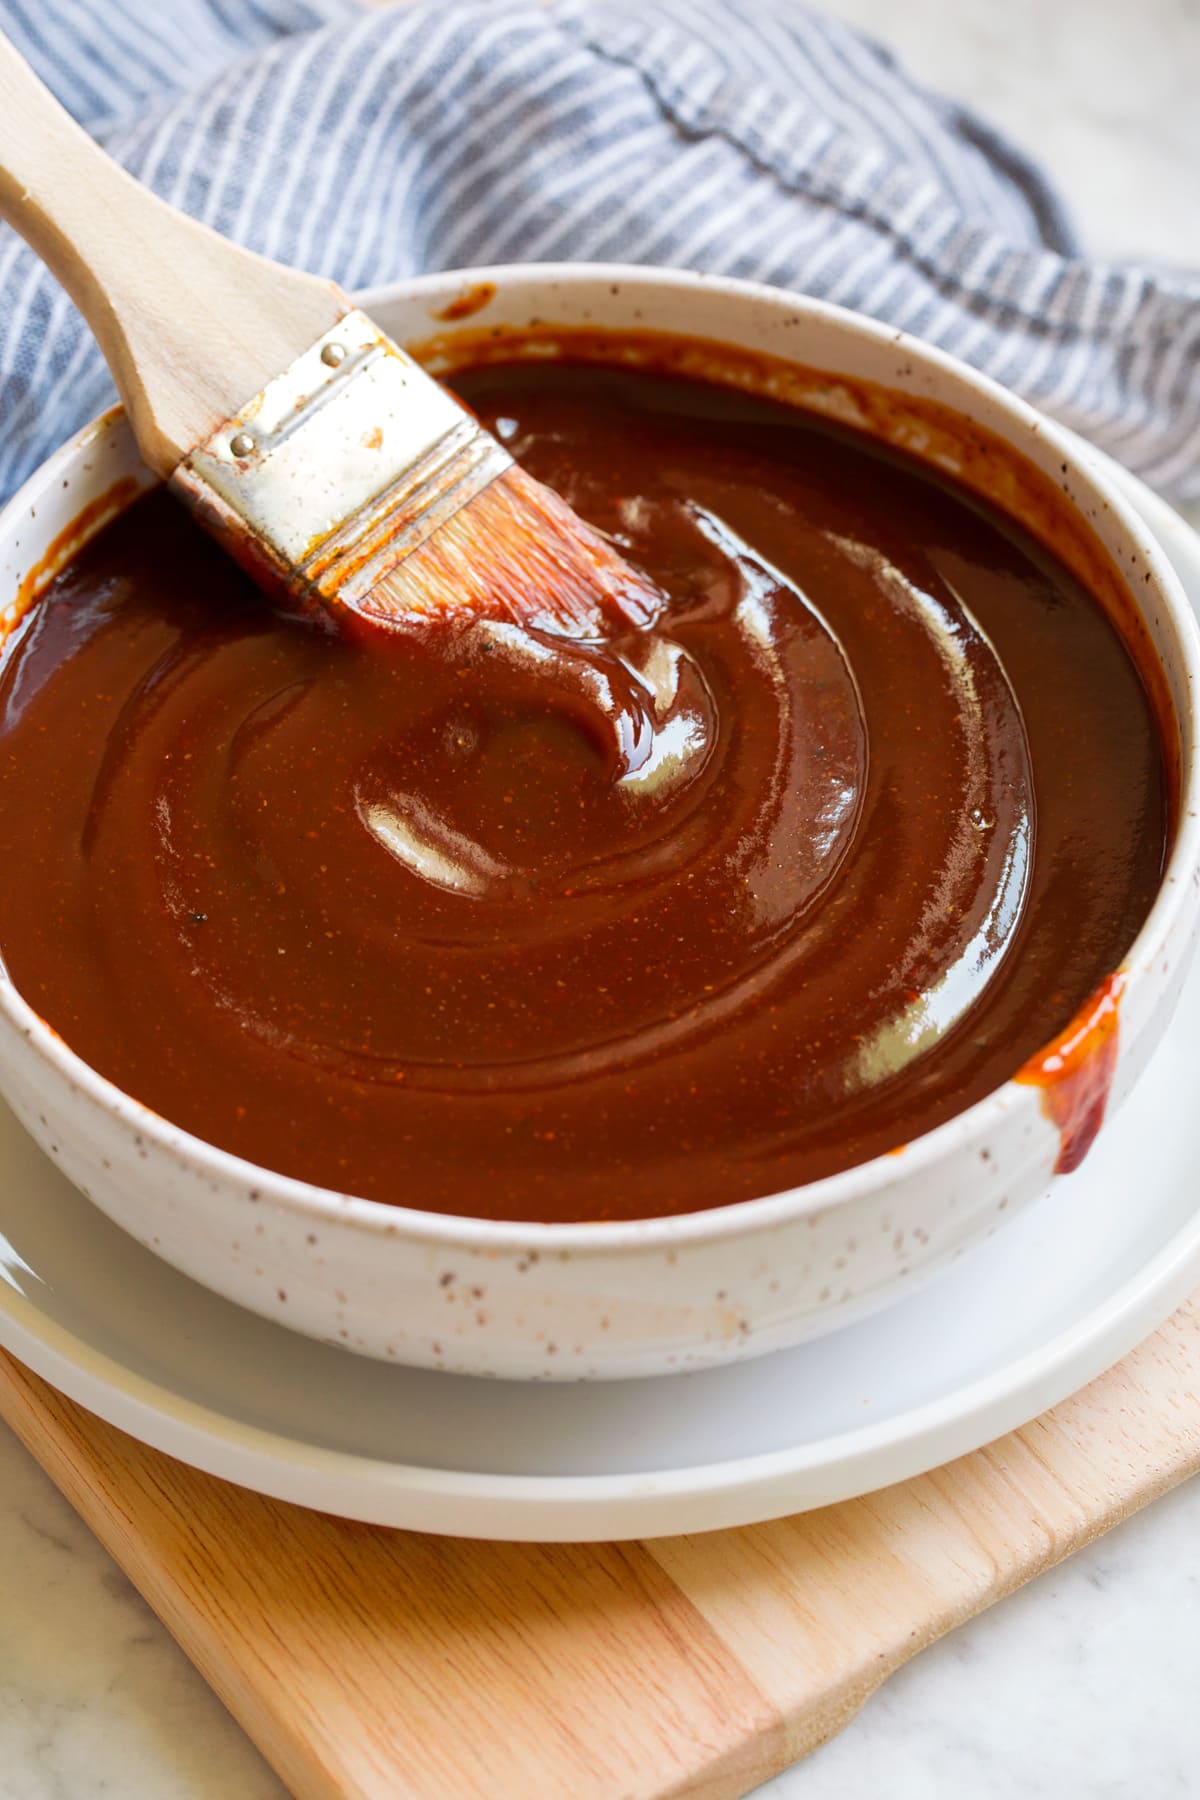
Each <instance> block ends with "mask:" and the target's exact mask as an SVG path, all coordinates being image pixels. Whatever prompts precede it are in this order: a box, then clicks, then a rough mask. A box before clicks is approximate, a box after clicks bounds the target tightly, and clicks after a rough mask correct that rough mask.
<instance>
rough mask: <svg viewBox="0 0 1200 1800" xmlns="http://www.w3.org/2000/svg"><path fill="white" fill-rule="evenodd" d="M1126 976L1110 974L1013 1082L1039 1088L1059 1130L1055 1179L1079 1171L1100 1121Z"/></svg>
mask: <svg viewBox="0 0 1200 1800" xmlns="http://www.w3.org/2000/svg"><path fill="white" fill-rule="evenodd" d="M1124 988H1125V977H1124V975H1121V974H1117V975H1110V976H1108V977H1107V979H1106V980H1104V981H1102V982H1101V983H1100V986H1099V987H1098V988H1097V989H1096V992H1095V993H1094V994H1092V995H1091V996H1090V998H1089V999H1087V1000H1086V1001H1085V1002H1084V1004H1083V1005H1082V1006H1081V1007H1080V1009H1079V1011H1078V1012H1077V1013H1076V1015H1075V1017H1074V1018H1073V1019H1072V1020H1071V1022H1070V1024H1069V1025H1067V1026H1066V1028H1065V1029H1064V1030H1063V1031H1061V1032H1060V1033H1059V1034H1058V1036H1057V1037H1056V1038H1055V1039H1054V1040H1053V1042H1052V1043H1050V1044H1047V1045H1046V1047H1045V1049H1044V1050H1039V1051H1038V1053H1037V1055H1036V1056H1032V1057H1030V1059H1029V1061H1028V1062H1027V1063H1026V1064H1025V1066H1024V1068H1023V1069H1021V1070H1020V1072H1019V1073H1018V1075H1017V1080H1018V1081H1021V1082H1025V1083H1026V1084H1027V1085H1029V1086H1031V1087H1039V1088H1041V1090H1042V1105H1043V1107H1044V1109H1045V1112H1046V1116H1047V1118H1049V1119H1050V1120H1051V1121H1052V1123H1053V1124H1054V1125H1055V1127H1056V1128H1057V1130H1058V1134H1059V1144H1060V1147H1059V1152H1058V1159H1057V1161H1056V1162H1055V1164H1054V1173H1055V1174H1056V1175H1070V1174H1071V1173H1072V1171H1073V1170H1075V1169H1077V1168H1078V1167H1079V1165H1080V1163H1081V1162H1082V1161H1083V1159H1084V1157H1085V1156H1086V1155H1087V1153H1088V1151H1089V1150H1090V1149H1091V1147H1092V1145H1093V1143H1094V1142H1095V1141H1096V1134H1097V1132H1098V1131H1099V1130H1100V1127H1101V1125H1103V1123H1104V1114H1105V1110H1106V1108H1107V1106H1108V1096H1109V1091H1110V1089H1111V1088H1112V1082H1113V1076H1114V1074H1115V1073H1116V1067H1117V1053H1118V1049H1119V1040H1120V1015H1119V1007H1120V1000H1121V995H1122V993H1123V992H1124Z"/></svg>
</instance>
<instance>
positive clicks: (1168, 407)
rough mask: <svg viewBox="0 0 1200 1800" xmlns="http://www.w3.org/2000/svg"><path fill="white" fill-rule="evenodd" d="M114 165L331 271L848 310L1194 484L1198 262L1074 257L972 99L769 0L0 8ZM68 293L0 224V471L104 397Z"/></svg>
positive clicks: (216, 221)
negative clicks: (663, 284)
mask: <svg viewBox="0 0 1200 1800" xmlns="http://www.w3.org/2000/svg"><path fill="white" fill-rule="evenodd" d="M0 24H2V25H3V28H4V30H5V31H6V32H7V33H8V35H9V36H10V37H11V38H12V39H13V41H14V42H15V43H16V45H17V46H18V48H19V49H21V50H22V51H23V52H24V54H25V55H26V56H27V57H28V58H29V59H30V61H31V62H32V63H33V64H34V65H35V67H37V68H38V70H39V71H40V73H41V74H42V75H43V77H44V78H45V79H46V80H47V81H48V82H49V84H50V86H51V87H52V88H54V90H55V91H56V92H57V93H58V95H59V96H60V98H61V99H62V100H63V101H64V103H65V104H66V106H67V107H68V108H69V109H70V110H71V111H72V112H73V113H74V114H75V116H76V117H77V118H78V119H80V120H81V121H82V122H83V124H84V125H85V126H86V127H87V128H88V130H89V131H91V132H93V133H94V134H95V135H96V137H97V138H99V139H100V140H101V142H102V143H104V144H105V145H106V146H107V148H108V149H109V150H110V151H111V152H112V153H113V155H115V156H116V157H117V158H119V160H120V161H121V162H123V163H124V164H125V166H126V167H127V168H129V169H130V170H132V171H133V173H134V174H135V175H137V176H138V177H139V178H140V179H141V180H142V181H144V182H146V183H148V184H149V185H150V186H151V187H152V188H154V189H155V190H156V191H157V192H158V193H159V194H162V195H163V196H164V197H165V198H166V199H168V200H171V201H173V202H174V203H175V204H176V205H177V206H181V207H183V208H184V209H185V210H186V211H188V212H190V213H193V214H194V215H195V216H196V217H198V218H201V219H204V220H205V221H207V223H209V224H210V225H214V226H216V227H217V229H218V230H220V231H223V232H226V233H227V234H228V235H229V236H230V237H233V238H235V239H236V240H238V241H239V242H240V243H243V244H247V245H250V246H251V247H253V248H254V249H256V250H262V251H265V252H266V253H267V254H268V255H270V256H275V257H279V258H281V259H282V260H284V261H286V262H292V263H296V264H298V265H301V266H303V267H305V268H309V269H313V270H316V271H318V272H320V273H322V274H326V275H331V276H334V277H336V278H337V279H338V280H339V281H341V282H342V283H343V284H344V285H345V286H347V287H350V288H354V287H357V286H362V285H364V284H367V283H373V282H378V281H383V280H387V279H391V278H394V277H399V276H404V275H408V274H411V273H413V272H415V271H420V270H429V269H439V268H451V267H457V266H462V265H465V264H478V263H487V262H525V261H536V260H551V259H571V260H597V259H605V260H614V261H622V262H638V263H657V264H665V265H673V266H677V267H687V268H693V269H700V270H704V271H708V272H712V273H722V274H730V275H740V276H745V277H748V278H751V279H753V280H757V281H765V282H771V283H773V284H775V285H777V286H780V287H785V288H790V289H793V290H796V291H798V292H801V293H807V294H815V295H820V296H821V297H823V298H825V299H828V300H835V301H839V302H840V303H841V304H842V305H845V306H852V307H857V308H860V309H861V310H863V311H865V312H868V313H873V314H874V315H875V316H876V317H878V318H880V319H884V320H886V321H888V322H889V323H890V324H892V325H896V326H901V327H903V328H904V329H905V330H906V331H910V332H914V333H916V334H918V335H919V336H922V337H925V338H928V339H931V340H932V341H933V342H934V343H936V344H939V345H941V346H942V347H943V348H944V349H946V350H950V351H953V352H955V353H956V354H957V355H959V356H962V357H965V358H966V359H967V360H968V361H970V362H972V363H974V364H976V366H977V367H979V368H981V369H984V370H986V371H987V372H988V373H989V374H991V375H994V376H996V377H998V379H1000V380H1001V381H1004V382H1006V383H1008V384H1009V385H1010V386H1012V387H1014V388H1016V389H1018V390H1019V391H1020V392H1021V393H1023V394H1024V395H1026V396H1027V397H1028V398H1029V399H1031V400H1032V401H1034V402H1035V403H1036V404H1037V405H1039V406H1041V407H1043V408H1044V409H1045V410H1046V411H1047V412H1050V413H1052V414H1054V415H1055V416H1056V417H1057V418H1059V419H1062V420H1064V421H1065V422H1066V423H1067V424H1069V425H1072V426H1074V427H1075V428H1076V429H1077V430H1078V431H1081V432H1083V433H1084V434H1085V435H1086V436H1088V437H1089V438H1091V439H1092V441H1093V442H1095V443H1097V444H1099V445H1101V446H1102V447H1103V448H1104V449H1106V450H1108V451H1110V452H1111V453H1112V454H1113V455H1115V456H1117V457H1119V458H1120V459H1121V460H1123V461H1124V462H1125V463H1126V464H1127V465H1129V466H1130V467H1132V468H1134V469H1135V470H1137V471H1138V472H1139V473H1140V474H1142V475H1143V476H1145V477H1146V479H1148V480H1149V481H1150V482H1152V483H1153V484H1154V485H1156V486H1157V487H1159V488H1160V489H1162V490H1163V491H1165V492H1167V493H1170V494H1173V495H1174V496H1175V497H1177V498H1183V499H1186V498H1195V497H1200V275H1197V274H1194V273H1187V272H1183V271H1179V270H1172V269H1166V268H1150V267H1144V266H1140V265H1137V266H1135V265H1124V264H1115V263H1098V262H1096V261H1093V260H1089V259H1088V258H1086V257H1085V256H1084V255H1083V254H1082V252H1081V250H1080V247H1079V245H1078V243H1077V241H1076V239H1075V237H1074V234H1073V232H1072V229H1071V226H1070V224H1069V222H1068V220H1067V218H1066V216H1065V214H1064V211H1063V208H1062V207H1061V205H1060V204H1059V202H1058V200H1057V199H1056V198H1055V195H1054V193H1053V191H1052V190H1051V188H1050V187H1049V186H1048V185H1047V183H1046V181H1045V180H1044V179H1043V177H1042V176H1041V175H1040V174H1039V172H1038V170H1037V169H1036V168H1035V167H1034V166H1033V165H1032V164H1031V163H1030V162H1029V161H1028V160H1027V158H1026V157H1024V156H1023V155H1022V154H1021V152H1020V151H1019V150H1017V149H1015V148H1014V147H1013V146H1012V145H1011V144H1009V143H1007V142H1006V141H1005V140H1004V139H1003V138H1002V137H1000V136H999V135H998V134H997V133H996V132H995V131H993V130H992V129H990V127H989V126H987V125H986V124H985V123H984V122H983V121H982V120H981V119H979V118H977V117H976V116H975V115H974V114H972V113H970V112H968V111H966V110H965V109H964V108H962V107H960V106H957V105H955V104H953V103H952V102H949V101H946V100H943V99H940V98H938V97H937V96H935V95H932V94H929V93H926V92H924V91H923V90H922V89H920V88H919V87H917V86H915V85H914V84H913V83H912V82H911V81H909V80H908V79H907V78H906V77H905V76H904V75H903V74H902V73H901V71H900V70H898V69H897V67H896V65H895V63H894V62H893V61H892V59H891V58H890V56H889V55H888V54H887V53H886V52H885V51H883V50H881V49H880V48H879V47H878V46H877V45H874V44H872V43H869V42H867V41H866V40H864V39H863V38H862V37H860V36H858V35H857V34H856V33H855V32H854V31H852V30H850V29H848V28H847V27H845V26H843V25H841V24H838V23H835V22H834V21H832V20H830V19H826V18H822V17H820V16H819V15H818V14H816V13H813V12H809V11H807V10H806V9H804V8H803V7H801V6H799V5H796V4H794V0H549V3H548V4H537V3H530V0H415V3H412V4H408V5H402V6H398V7H392V8H388V9H385V10H383V11H366V12H364V11H361V10H360V9H359V7H358V6H356V5H354V4H352V0H182V3H180V4H168V5H163V4H162V0H0ZM110 398H111V388H110V384H109V381H108V377H107V374H106V372H105V370H104V368H103V365H102V363H101V361H100V358H99V355H98V353H97V351H96V350H95V348H94V346H93V345H92V342H91V339H90V338H89V337H88V335H87V333H86V332H85V330H84V328H83V326H82V324H81V322H80V320H79V318H78V316H77V315H76V314H75V312H74V310H73V309H72V307H71V306H70V304H69V303H68V301H67V300H66V298H65V296H64V295H63V294H62V293H61V292H60V291H59V290H58V289H57V287H56V286H55V284H54V283H53V282H52V281H51V279H50V278H49V276H47V275H46V274H45V273H44V272H43V271H42V270H41V268H40V266H39V265H38V264H37V262H36V261H35V260H34V258H33V257H32V255H31V254H30V253H29V252H28V251H27V250H26V249H25V248H24V246H23V245H22V244H21V243H20V242H19V241H18V240H17V239H16V238H15V237H14V236H13V235H12V234H11V233H8V232H2V233H0V494H3V493H7V492H10V491H11V490H12V489H13V488H14V487H15V486H16V485H17V484H18V483H19V482H20V481H21V480H22V479H23V478H24V477H25V476H26V475H27V474H28V473H29V471H30V470H31V469H32V468H33V467H34V466H35V465H36V464H37V463H38V462H39V461H40V460H41V459H42V458H43V457H44V456H45V455H46V454H47V452H48V451H49V450H50V449H51V448H52V447H53V446H54V445H55V444H57V443H59V442H61V440H62V439H63V438H64V437H65V436H67V434H68V433H69V432H71V431H72V430H73V429H74V428H75V427H76V426H78V425H79V424H80V423H81V422H82V421H83V420H85V419H86V418H88V417H89V416H90V415H91V414H93V413H95V412H97V411H99V410H100V409H101V408H102V407H103V406H105V405H106V404H108V402H109V400H110Z"/></svg>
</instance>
